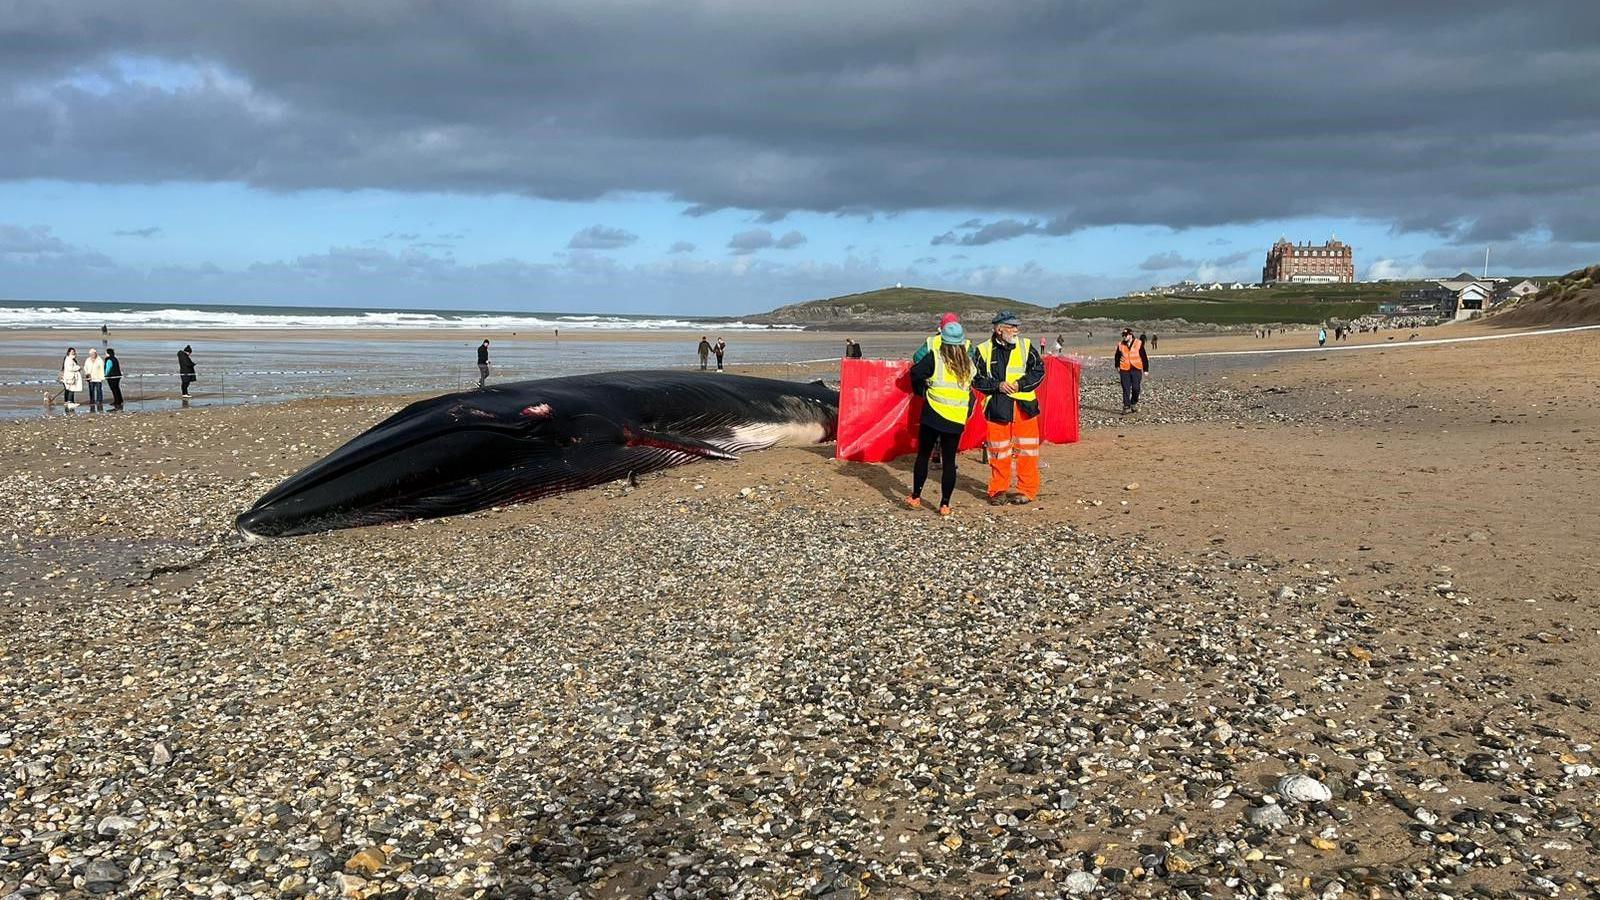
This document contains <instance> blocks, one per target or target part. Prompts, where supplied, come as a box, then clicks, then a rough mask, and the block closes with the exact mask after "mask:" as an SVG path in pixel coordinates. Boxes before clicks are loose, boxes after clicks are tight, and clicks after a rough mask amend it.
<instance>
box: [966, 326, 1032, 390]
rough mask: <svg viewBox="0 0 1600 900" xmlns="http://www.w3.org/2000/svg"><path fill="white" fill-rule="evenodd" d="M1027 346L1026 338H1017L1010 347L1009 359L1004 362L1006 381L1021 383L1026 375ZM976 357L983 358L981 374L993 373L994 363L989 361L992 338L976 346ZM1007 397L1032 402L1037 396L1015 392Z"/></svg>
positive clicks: (991, 352)
mask: <svg viewBox="0 0 1600 900" xmlns="http://www.w3.org/2000/svg"><path fill="white" fill-rule="evenodd" d="M1029 346H1030V345H1029V344H1028V339H1027V338H1017V342H1016V343H1015V344H1012V345H1011V358H1009V359H1007V360H1006V380H1007V381H1021V380H1022V377H1023V376H1024V375H1027V374H1028V347H1029ZM978 355H979V356H982V357H983V374H985V375H988V374H989V373H990V372H993V371H994V369H993V368H992V366H993V365H994V363H993V362H992V361H991V360H992V359H993V357H994V338H990V339H989V340H987V341H984V342H983V343H981V344H979V345H978ZM1009 396H1010V397H1011V399H1013V400H1034V399H1037V398H1038V396H1039V395H1038V394H1037V393H1036V392H1034V391H1017V392H1016V393H1015V394H1011V395H1009Z"/></svg>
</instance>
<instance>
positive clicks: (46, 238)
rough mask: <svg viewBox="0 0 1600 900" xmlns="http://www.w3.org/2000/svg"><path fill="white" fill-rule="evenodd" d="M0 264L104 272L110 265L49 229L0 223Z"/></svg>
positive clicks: (99, 253)
mask: <svg viewBox="0 0 1600 900" xmlns="http://www.w3.org/2000/svg"><path fill="white" fill-rule="evenodd" d="M0 263H5V264H9V265H13V266H27V267H29V268H33V269H37V268H40V267H47V266H57V267H61V268H63V269H67V270H71V269H74V268H78V269H82V268H90V269H104V268H107V267H109V266H111V265H112V262H111V258H110V257H108V256H106V255H105V254H104V253H101V252H99V251H97V250H92V249H89V248H87V247H79V246H76V245H74V244H69V243H67V242H66V241H64V240H62V239H61V238H59V237H56V236H55V234H54V233H52V230H51V229H50V227H49V226H46V225H7V224H0ZM64 280H65V279H64ZM51 296H59V294H51Z"/></svg>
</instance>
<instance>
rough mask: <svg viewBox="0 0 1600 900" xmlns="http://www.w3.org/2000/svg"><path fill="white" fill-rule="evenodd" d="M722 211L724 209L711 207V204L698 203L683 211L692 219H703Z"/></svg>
mask: <svg viewBox="0 0 1600 900" xmlns="http://www.w3.org/2000/svg"><path fill="white" fill-rule="evenodd" d="M720 209H722V207H720V206H713V205H711V204H709V203H696V204H695V205H693V206H691V207H689V208H688V209H685V210H684V211H683V214H684V215H686V216H688V217H689V218H691V219H699V218H702V217H704V216H709V215H711V214H712V213H714V212H717V211H718V210H720Z"/></svg>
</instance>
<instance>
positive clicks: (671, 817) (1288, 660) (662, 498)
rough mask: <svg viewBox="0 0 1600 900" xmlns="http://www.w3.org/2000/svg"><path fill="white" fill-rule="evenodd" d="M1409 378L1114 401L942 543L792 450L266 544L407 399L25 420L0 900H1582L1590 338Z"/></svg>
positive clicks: (1446, 356) (790, 339)
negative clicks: (292, 899)
mask: <svg viewBox="0 0 1600 900" xmlns="http://www.w3.org/2000/svg"><path fill="white" fill-rule="evenodd" d="M1458 327H1459V328H1461V329H1463V330H1455V329H1456V328H1458ZM1472 329H1478V326H1470V327H1469V326H1451V327H1450V328H1447V329H1446V328H1436V329H1424V330H1423V331H1422V337H1421V338H1419V340H1421V339H1423V338H1432V337H1443V336H1454V335H1463V336H1466V335H1473V334H1480V333H1487V329H1483V330H1472ZM758 334H759V335H760V336H759V337H758V336H757V335H758ZM1408 334H1409V332H1402V333H1399V334H1390V333H1380V334H1379V335H1376V336H1374V335H1359V334H1358V335H1355V336H1353V337H1352V339H1351V342H1352V343H1354V342H1357V341H1358V340H1368V339H1370V340H1372V341H1374V342H1381V343H1384V344H1386V345H1387V346H1384V347H1383V348H1381V349H1373V350H1366V351H1359V352H1342V351H1341V352H1323V353H1308V354H1286V355H1281V356H1262V357H1256V358H1251V359H1249V360H1247V361H1240V360H1236V359H1221V360H1216V361H1214V362H1213V361H1209V360H1210V359H1211V358H1207V357H1186V358H1184V359H1172V360H1168V361H1167V362H1163V361H1162V359H1161V356H1160V354H1158V355H1157V356H1156V360H1155V365H1154V371H1153V372H1152V373H1151V375H1150V377H1149V379H1148V380H1147V382H1146V387H1145V399H1144V400H1143V401H1142V402H1141V404H1140V412H1139V413H1137V414H1136V415H1133V416H1122V415H1119V414H1118V409H1119V407H1120V399H1119V398H1118V396H1117V394H1116V388H1115V381H1114V378H1112V377H1111V373H1110V372H1109V370H1105V371H1102V370H1101V369H1100V368H1094V369H1092V370H1089V371H1088V372H1087V373H1086V378H1085V381H1084V388H1083V391H1084V393H1083V398H1082V425H1083V437H1082V440H1081V441H1080V442H1079V443H1076V444H1071V445H1062V446H1048V447H1046V448H1045V449H1044V451H1043V455H1042V465H1043V479H1044V488H1043V493H1042V495H1041V500H1040V502H1039V503H1036V504H1034V505H1033V506H1031V507H1026V508H1021V507H1016V508H1011V507H1008V508H999V509H996V508H991V507H988V506H987V505H985V504H984V503H983V502H982V498H981V496H980V495H981V494H982V491H983V482H984V479H985V477H986V473H987V467H986V466H985V465H983V464H982V463H981V462H980V461H979V460H978V458H977V456H976V454H966V455H963V457H962V459H961V462H960V472H961V478H960V482H959V484H958V488H957V497H956V499H955V502H954V507H955V514H954V515H953V516H952V518H951V519H950V520H948V521H940V520H939V519H938V517H937V516H935V515H933V514H932V513H931V512H928V511H926V510H925V511H922V512H920V513H914V512H910V511H907V510H905V509H903V508H902V507H901V506H900V505H899V503H898V501H899V500H900V499H901V498H902V497H903V496H904V495H905V494H906V493H907V491H908V489H909V482H910V465H911V460H910V459H909V458H906V459H902V460H899V461H896V462H895V463H892V464H888V465H863V464H849V463H840V462H837V461H835V460H833V459H832V454H831V447H815V448H780V449H773V450H768V451H764V452H759V453H751V454H747V455H745V456H744V457H743V458H741V459H740V460H738V461H736V462H706V463H700V464H696V465H691V466H686V467H682V468H679V469H673V470H669V471H667V472H664V473H659V474H656V475H652V476H647V477H644V478H641V479H640V480H639V483H638V485H637V486H632V485H628V484H620V483H619V484H614V485H609V486H605V487H601V488H596V489H592V490H588V491H582V492H578V493H573V494H568V495H564V496H560V497H556V498H552V499H549V500H545V501H541V502H536V503H530V504H524V505H518V506H512V507H506V508H500V509H494V510H489V511H485V512H481V513H475V514H471V515H467V516H460V517H454V518H449V519H441V520H436V521H429V522H420V523H412V524H405V525H399V526H390V527H378V528H369V529H358V530H351V531H343V532H336V533H331V534H324V535H315V536H310V537H304V538H295V539H289V540H281V541H261V542H255V543H246V542H244V541H243V540H241V539H240V538H239V537H238V536H237V535H236V534H235V533H234V532H233V530H232V519H233V517H234V516H235V515H236V514H237V513H238V512H239V511H240V510H242V509H244V508H246V507H247V506H248V505H249V504H250V503H252V502H253V501H254V499H255V498H256V497H257V496H259V495H260V494H262V493H263V492H265V491H266V490H268V489H270V488H271V487H272V486H273V485H275V484H276V483H277V482H278V481H280V480H281V479H282V478H284V477H285V476H287V475H289V474H291V473H293V472H294V471H297V470H298V469H299V468H301V467H302V466H304V465H306V464H308V463H310V462H313V461H315V460H317V459H319V458H321V457H322V456H323V455H325V454H326V453H327V452H328V451H330V450H331V449H333V448H334V447H336V446H338V445H340V444H341V443H343V442H344V441H346V440H348V439H349V438H351V437H353V436H354V435H356V434H358V433H360V432H361V431H362V430H363V429H365V428H367V427H368V426H370V425H372V424H374V423H375V422H377V421H379V420H381V419H382V418H384V417H385V416H387V415H389V414H390V413H392V412H394V411H396V410H397V409H399V408H400V407H401V406H402V405H403V404H404V402H406V398H407V397H408V396H414V395H413V394H404V395H401V394H402V392H396V391H367V390H363V391H362V392H360V393H359V394H356V395H350V394H346V395H342V396H338V395H336V396H317V397H312V398H307V399H296V400H291V401H289V402H281V403H259V402H258V403H239V404H230V403H224V402H217V403H210V404H207V403H204V402H202V401H199V400H197V401H195V403H194V404H193V405H192V406H191V407H190V408H166V407H154V408H152V409H150V410H149V411H146V412H142V413H129V414H118V415H112V414H103V415H102V414H92V415H74V416H65V415H59V414H55V415H45V414H43V413H42V412H40V413H37V414H35V415H31V416H29V417H26V418H15V419H12V420H10V421H4V422H0V472H3V473H4V474H0V504H3V506H4V511H3V512H0V596H3V597H4V599H5V601H6V603H7V608H8V609H10V610H11V611H12V614H13V626H12V627H11V628H8V629H7V630H6V633H5V634H4V636H3V637H0V654H3V657H4V663H5V665H4V668H3V669H0V685H3V686H4V696H5V697H6V701H7V706H8V713H9V715H8V721H7V722H6V723H4V724H0V773H4V777H5V778H6V779H7V792H6V798H5V800H4V801H3V803H0V896H4V895H6V894H7V893H8V892H11V891H17V890H24V889H25V890H26V891H29V892H30V893H24V894H22V895H21V896H38V897H66V896H76V895H78V894H81V893H85V892H93V893H97V894H105V895H113V896H127V897H146V896H151V897H155V896H179V895H183V894H191V895H211V896H302V895H303V896H319V897H339V896H347V897H378V896H433V897H502V896H530V897H532V896H552V897H568V896H580V897H637V896H663V897H672V896H684V897H700V896H738V897H827V898H831V900H842V898H845V897H861V896H874V897H876V896H882V897H923V896H930V897H974V896H994V897H1057V896H1062V895H1082V896H1101V895H1108V894H1114V895H1117V896H1133V897H1144V896H1173V895H1176V894H1178V893H1179V892H1184V891H1186V892H1188V893H1189V895H1190V896H1201V895H1203V894H1205V893H1210V894H1211V895H1213V896H1232V895H1256V896H1263V895H1268V894H1275V893H1282V894H1284V895H1286V896H1297V897H1299V896H1304V897H1323V898H1335V897H1341V896H1350V897H1386V896H1396V895H1407V896H1412V895H1415V896H1422V895H1443V894H1449V895H1451V896H1458V897H1459V896H1493V897H1501V896H1529V895H1539V896H1557V897H1566V896H1573V897H1578V896H1591V895H1593V894H1594V892H1595V891H1596V890H1597V889H1600V879H1597V864H1600V825H1597V823H1596V821H1595V817H1596V815H1597V814H1600V808H1597V805H1596V802H1595V796H1596V777H1597V772H1600V759H1597V758H1596V755H1595V752H1594V746H1593V743H1594V740H1595V737H1594V736H1595V735H1596V734H1597V733H1600V715H1597V714H1596V712H1595V711H1594V709H1593V708H1592V706H1593V704H1592V698H1593V697H1594V695H1595V693H1596V690H1597V688H1600V676H1597V675H1596V664H1597V662H1600V607H1597V605H1596V597H1597V594H1600V591H1597V588H1600V563H1597V562H1596V559H1595V556H1594V554H1593V551H1592V543H1593V535H1594V534H1596V533H1597V532H1600V503H1597V502H1596V501H1597V500H1600V455H1597V453H1596V450H1597V448H1600V404H1597V403H1596V398H1597V397H1600V361H1597V358H1600V354H1597V353H1596V351H1597V350H1600V333H1596V332H1583V333H1572V334H1558V335H1548V336H1539V337H1526V338H1513V339H1508V340H1495V341H1488V342H1483V343H1464V344H1452V345H1445V346H1426V347H1407V346H1404V344H1405V343H1406V342H1407V341H1406V338H1407V335H1408ZM484 336H489V335H484ZM58 337H60V336H59V335H54V334H46V335H43V336H39V335H31V334H30V335H28V336H25V337H24V336H18V335H17V334H15V333H7V334H5V335H0V339H4V340H6V341H10V342H12V343H10V344H8V345H7V348H6V349H5V350H4V352H0V358H3V359H5V360H6V361H7V362H6V365H12V364H13V362H12V361H13V360H15V361H16V362H17V363H19V364H20V363H21V362H23V361H24V359H23V356H22V355H21V354H22V351H21V350H19V349H18V348H19V347H22V346H23V344H24V343H27V342H30V341H35V340H39V341H43V340H45V339H46V338H49V339H55V338H58ZM144 337H146V338H147V339H148V340H150V341H151V342H152V346H153V345H154V343H157V342H172V341H176V340H179V339H182V340H184V341H188V342H192V343H193V344H194V346H195V348H196V360H197V362H198V363H199V364H200V366H201V373H202V376H204V374H205V372H206V363H205V362H204V361H203V360H204V358H205V357H204V356H203V354H202V348H203V347H204V346H205V344H206V343H208V342H209V343H212V344H218V343H221V342H222V341H224V340H234V339H236V338H237V339H238V340H240V341H248V340H252V339H253V340H257V341H265V342H270V341H271V340H277V339H278V338H270V337H266V336H261V335H257V336H255V337H254V338H251V337H249V336H244V337H239V336H237V335H236V334H234V333H231V332H230V333H229V334H228V335H226V336H224V335H221V334H219V335H215V336H204V337H203V336H201V335H197V334H195V333H191V332H185V333H182V334H162V335H147V336H144ZM419 337H420V336H419ZM819 337H820V336H814V335H804V334H781V335H777V334H775V335H771V336H770V337H769V336H768V335H767V334H765V333H752V334H740V335H738V336H737V337H735V336H731V335H730V336H729V338H728V339H729V343H730V348H731V349H730V361H732V363H733V365H732V366H731V368H732V370H733V371H742V372H746V373H755V374H769V375H778V376H785V377H795V378H810V377H825V378H827V377H834V378H836V373H837V364H836V363H834V362H805V361H804V360H806V359H808V358H811V357H808V356H806V355H805V354H807V353H809V352H810V351H811V347H812V345H810V344H807V343H804V342H806V341H810V340H818V343H817V344H816V345H815V346H816V347H817V348H818V349H819V350H820V349H823V348H825V347H832V346H833V345H834V344H835V343H836V342H838V343H842V335H832V334H830V335H827V336H826V337H825V338H822V339H820V340H819ZM1080 337H1081V339H1082V343H1081V346H1082V347H1083V348H1084V352H1085V353H1089V352H1090V350H1091V348H1092V347H1098V345H1099V344H1100V343H1105V344H1107V345H1109V343H1110V342H1111V341H1112V340H1114V336H1113V335H1110V334H1109V333H1108V334H1105V335H1104V336H1103V337H1104V339H1105V340H1104V341H1101V340H1099V338H1100V337H1102V336H1101V335H1096V336H1094V337H1093V338H1091V337H1089V336H1087V335H1080ZM1390 337H1396V338H1397V340H1396V341H1394V342H1391V341H1388V340H1387V339H1388V338H1390ZM697 338H698V335H690V336H689V339H688V340H686V341H685V346H684V348H683V353H682V359H681V360H678V359H676V358H674V363H675V364H682V365H696V366H697V362H696V361H695V360H694V359H693V343H694V340H697ZM119 339H120V338H119ZM281 339H282V340H284V341H295V340H308V341H320V342H326V343H328V344H339V343H341V342H344V341H346V340H347V336H346V335H342V334H317V335H314V336H307V335H305V334H303V333H300V334H297V335H291V336H288V337H284V338H281ZM478 339H481V337H480V336H478V335H476V334H473V335H449V336H445V337H439V336H436V335H430V336H428V337H427V338H426V340H411V341H410V342H409V343H408V344H407V345H406V346H407V347H408V348H412V349H414V348H416V347H418V346H423V345H425V344H426V343H427V341H435V340H437V341H439V342H440V343H446V344H448V343H449V342H451V341H457V342H461V345H460V346H459V347H458V346H453V345H452V346H449V347H448V348H447V349H448V352H449V353H450V354H452V355H461V356H463V358H464V359H465V360H466V362H467V363H469V364H470V362H471V359H470V356H467V354H470V352H471V348H472V346H474V345H475V344H476V342H477V340H478ZM671 339H674V338H672V337H668V336H663V335H652V336H650V337H648V338H638V339H637V340H638V341H639V343H640V344H641V345H643V344H645V343H648V342H649V341H661V340H671ZM676 339H683V336H682V335H678V336H676ZM394 340H396V341H397V342H398V341H401V340H409V339H408V338H394ZM493 340H494V341H495V342H496V344H499V343H500V342H501V341H502V338H501V337H500V336H493ZM503 340H504V341H505V343H506V344H507V345H509V346H508V348H507V350H505V351H503V352H505V353H506V358H507V359H508V360H515V359H519V358H526V359H528V360H535V361H538V360H545V359H547V358H546V357H543V356H540V355H539V352H540V349H539V348H544V347H547V346H550V345H553V344H554V341H553V336H552V338H546V337H544V336H542V335H541V336H539V337H531V336H530V337H526V338H524V337H522V336H518V337H516V338H511V337H510V336H506V337H505V338H504V339H503ZM618 340H621V341H624V342H631V341H634V340H635V338H633V337H625V338H617V337H614V336H608V337H605V338H600V337H596V338H593V339H592V340H590V339H586V345H588V344H592V345H593V347H592V348H591V349H592V350H593V354H594V359H593V361H594V362H595V364H596V369H590V370H589V371H594V370H597V369H600V368H607V367H608V366H605V365H603V363H604V362H605V361H606V359H607V350H606V348H607V347H611V348H616V347H618V346H621V345H619V344H617V343H615V342H616V341H618ZM918 340H920V336H918V335H914V334H904V335H895V336H880V335H867V336H863V343H864V344H866V346H867V355H868V356H876V355H880V353H881V354H882V355H889V353H888V351H892V352H893V353H894V354H895V355H900V354H903V353H908V352H909V350H910V349H911V348H912V347H914V346H915V344H916V342H917V341H918ZM561 341H562V344H563V345H564V346H565V345H566V344H567V341H568V338H567V337H566V335H565V333H564V334H563V336H562V338H561ZM608 341H609V342H611V343H608ZM57 342H59V341H57ZM1311 343H1313V344H1314V338H1313V339H1312V341H1311ZM1291 345H1292V346H1299V347H1304V346H1307V334H1306V333H1305V332H1303V331H1302V332H1292V333H1289V334H1283V335H1275V336H1274V338H1273V339H1272V340H1271V341H1266V340H1261V341H1257V340H1256V339H1254V338H1252V337H1250V336H1249V335H1243V336H1221V337H1215V338H1186V339H1181V340H1180V339H1177V338H1174V339H1173V340H1171V341H1168V340H1163V341H1162V343H1161V347H1160V350H1161V351H1162V352H1168V353H1179V352H1182V353H1185V354H1194V353H1204V352H1210V351H1213V350H1215V351H1224V350H1226V351H1234V350H1238V349H1243V350H1253V349H1257V348H1267V347H1274V346H1278V347H1287V346H1291ZM30 346H31V344H30ZM629 346H631V344H630V345H629ZM880 346H881V348H882V349H881V350H880ZM757 348H766V349H765V350H764V351H759V352H758V351H757ZM80 349H81V348H80ZM302 349H303V348H302ZM658 349H659V345H658ZM836 350H837V348H835V351H834V352H832V353H830V354H828V356H829V357H833V356H837V355H838V354H837V352H836ZM29 352H31V351H29ZM285 352H292V351H285ZM408 352H410V350H408ZM416 352H418V353H420V354H421V355H420V356H419V357H418V358H419V359H422V360H433V359H435V358H436V357H434V356H430V355H428V354H429V353H431V352H433V351H429V350H426V349H424V350H420V351H416ZM586 352H587V351H586ZM760 352H764V353H766V356H762V355H759V353H760ZM521 353H526V357H520V356H519V354H521ZM640 353H641V354H643V353H644V351H640ZM747 354H748V355H747ZM821 355H822V354H821V353H819V354H818V356H819V357H820V356H821ZM1098 355H1099V356H1104V355H1106V354H1105V353H1099V354H1098ZM153 358H154V357H153V356H152V359H153ZM585 358H586V360H587V359H588V357H587V356H586V357H585ZM30 359H31V357H30ZM1557 360H1559V364H1557V362H1556V361H1557ZM29 364H32V363H29ZM52 365H53V364H52ZM467 367H469V366H464V367H463V368H467ZM580 371H581V370H580ZM830 373H832V374H831V375H830ZM706 377H708V378H714V377H717V376H716V375H715V374H707V375H706ZM473 378H474V379H475V374H474V375H473ZM363 383H364V384H365V382H363ZM434 387H437V386H434ZM1295 776H1303V777H1300V778H1296V777H1295ZM1474 892H1476V893H1474Z"/></svg>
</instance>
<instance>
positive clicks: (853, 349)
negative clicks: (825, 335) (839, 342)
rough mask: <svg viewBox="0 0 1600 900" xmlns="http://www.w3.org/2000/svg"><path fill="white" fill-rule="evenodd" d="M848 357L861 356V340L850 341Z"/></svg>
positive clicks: (857, 357)
mask: <svg viewBox="0 0 1600 900" xmlns="http://www.w3.org/2000/svg"><path fill="white" fill-rule="evenodd" d="M850 358H851V359H860V358H861V342H860V341H851V342H850Z"/></svg>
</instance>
